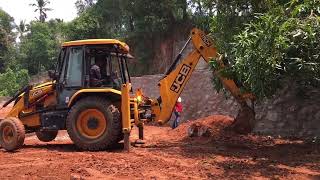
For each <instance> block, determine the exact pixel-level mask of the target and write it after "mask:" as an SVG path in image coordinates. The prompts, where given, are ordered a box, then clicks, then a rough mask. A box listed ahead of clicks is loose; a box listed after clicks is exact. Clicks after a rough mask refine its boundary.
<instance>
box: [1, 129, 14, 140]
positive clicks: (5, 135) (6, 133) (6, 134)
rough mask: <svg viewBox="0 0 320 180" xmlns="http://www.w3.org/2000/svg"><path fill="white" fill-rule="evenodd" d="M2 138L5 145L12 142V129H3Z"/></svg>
mask: <svg viewBox="0 0 320 180" xmlns="http://www.w3.org/2000/svg"><path fill="white" fill-rule="evenodd" d="M2 137H3V141H4V142H5V143H7V144H8V143H10V142H12V141H13V139H14V129H13V128H12V127H11V126H6V127H4V128H3V131H2Z"/></svg>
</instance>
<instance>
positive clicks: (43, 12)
mask: <svg viewBox="0 0 320 180" xmlns="http://www.w3.org/2000/svg"><path fill="white" fill-rule="evenodd" d="M36 1H37V2H36V3H33V4H30V6H33V7H36V9H35V10H34V12H37V11H39V19H38V20H39V21H40V22H45V20H46V19H47V11H51V10H52V9H51V8H46V6H47V5H48V4H50V2H49V1H48V0H36Z"/></svg>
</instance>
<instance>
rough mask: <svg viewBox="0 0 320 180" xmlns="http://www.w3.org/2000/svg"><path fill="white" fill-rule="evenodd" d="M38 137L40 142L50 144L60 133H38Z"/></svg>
mask: <svg viewBox="0 0 320 180" xmlns="http://www.w3.org/2000/svg"><path fill="white" fill-rule="evenodd" d="M36 135H37V137H38V139H39V140H40V141H42V142H50V141H53V140H54V139H55V138H56V137H57V135H58V131H37V132H36Z"/></svg>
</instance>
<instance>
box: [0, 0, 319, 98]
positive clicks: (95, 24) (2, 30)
mask: <svg viewBox="0 0 320 180" xmlns="http://www.w3.org/2000/svg"><path fill="white" fill-rule="evenodd" d="M30 5H31V6H32V7H34V11H36V12H35V13H38V16H37V19H36V20H34V21H32V22H30V23H26V22H25V21H21V22H20V24H18V25H17V24H15V23H14V20H13V18H12V17H11V16H10V15H9V14H7V13H6V12H4V11H3V10H1V9H0V73H1V75H0V84H1V88H0V93H1V95H12V94H13V92H14V91H15V90H17V89H18V87H19V86H22V85H23V84H24V83H26V82H27V79H28V75H35V74H37V73H39V72H41V71H46V70H49V69H52V68H53V67H54V64H55V62H56V58H57V55H58V51H59V48H60V45H61V43H62V42H63V41H67V40H76V39H85V38H117V39H120V40H124V41H126V42H127V43H128V44H129V45H130V47H131V50H132V54H133V55H134V56H135V57H136V61H137V63H136V66H134V73H135V75H137V74H139V75H142V74H146V73H152V72H155V71H153V70H152V69H150V68H148V67H150V65H151V64H153V63H154V62H153V59H154V58H155V53H156V52H158V51H159V46H160V44H161V42H163V41H164V40H166V39H167V38H171V37H173V36H175V33H177V32H178V33H185V36H187V33H188V32H189V29H190V28H191V27H193V26H196V27H199V28H201V29H203V30H205V31H207V32H209V31H211V35H212V36H213V37H214V39H215V41H216V45H217V47H218V49H219V52H220V53H221V54H223V55H224V57H225V62H226V63H228V64H229V68H227V69H226V70H224V71H222V72H221V73H222V75H223V76H226V77H232V78H236V79H237V80H238V81H239V82H241V83H242V89H243V90H244V91H251V92H253V93H254V94H255V95H257V97H259V98H264V97H269V96H271V95H273V94H274V93H275V92H276V90H277V89H279V88H281V84H282V82H283V81H285V80H288V79H289V80H294V81H296V82H297V83H299V84H300V86H301V87H302V88H303V87H304V86H319V79H320V77H319V76H320V72H319V71H320V70H319V69H320V68H319V54H320V53H319V52H320V50H319V48H320V47H319V41H320V37H319V36H320V35H319V33H320V32H319V29H320V28H319V19H320V16H319V11H320V10H319V7H320V4H319V1H318V0H305V1H302V0H281V1H275V0H262V1H261V0H162V1H158V0H148V1H143V0H77V2H76V4H75V6H76V7H77V10H78V17H77V18H75V19H74V20H73V21H71V22H63V20H61V19H48V17H47V14H46V12H47V11H50V10H51V9H50V2H49V1H48V0H34V1H33V4H30ZM212 66H213V68H214V67H215V66H216V64H215V63H214V62H213V63H212ZM12 72H20V73H21V74H24V76H26V77H27V78H26V79H24V81H19V80H14V81H11V79H14V78H13V77H12V78H1V77H7V76H10V77H11V76H12ZM15 74H16V75H17V77H18V74H19V73H15ZM27 74H28V75H27ZM9 79H10V81H11V82H10V83H15V85H5V84H7V83H8V82H6V81H9ZM214 82H215V87H216V88H217V89H219V87H220V86H219V81H217V80H215V81H214ZM4 85H5V86H4Z"/></svg>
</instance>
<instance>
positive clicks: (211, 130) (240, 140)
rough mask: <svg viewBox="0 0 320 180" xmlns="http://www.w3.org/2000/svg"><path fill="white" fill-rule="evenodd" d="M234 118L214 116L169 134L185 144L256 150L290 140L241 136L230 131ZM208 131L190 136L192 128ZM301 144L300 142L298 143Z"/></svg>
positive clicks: (250, 135)
mask: <svg viewBox="0 0 320 180" xmlns="http://www.w3.org/2000/svg"><path fill="white" fill-rule="evenodd" d="M233 120H234V119H233V118H232V117H229V116H223V115H213V116H209V117H205V118H200V119H198V120H195V121H187V122H186V123H183V124H181V125H180V126H179V127H178V128H176V129H174V130H172V131H170V132H169V136H171V137H176V138H177V140H183V141H185V142H202V144H203V143H208V145H209V146H210V145H212V144H215V145H218V144H229V145H230V146H239V147H245V148H249V147H250V148H256V147H262V146H271V145H274V144H277V143H287V142H289V140H285V139H281V138H275V137H271V136H260V135H254V134H249V135H239V134H237V133H234V132H233V131H232V130H230V129H229V127H230V125H231V124H232V123H233ZM194 127H196V128H198V129H201V128H203V129H207V131H208V132H207V133H205V134H204V135H203V136H200V137H198V136H196V137H195V136H191V137H190V136H188V135H190V133H189V131H190V128H194ZM297 142H299V141H297Z"/></svg>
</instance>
